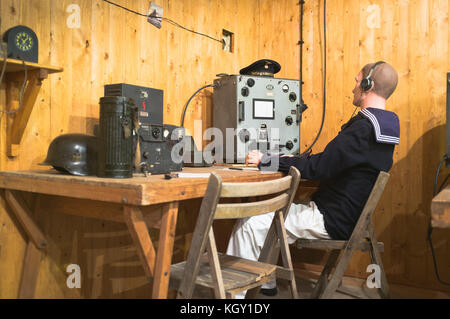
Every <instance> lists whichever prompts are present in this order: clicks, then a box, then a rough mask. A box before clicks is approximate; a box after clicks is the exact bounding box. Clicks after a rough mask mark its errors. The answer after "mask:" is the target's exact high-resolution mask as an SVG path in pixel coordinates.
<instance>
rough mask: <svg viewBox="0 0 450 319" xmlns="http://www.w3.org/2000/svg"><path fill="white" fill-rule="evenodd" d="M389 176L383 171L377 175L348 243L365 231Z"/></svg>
mask: <svg viewBox="0 0 450 319" xmlns="http://www.w3.org/2000/svg"><path fill="white" fill-rule="evenodd" d="M389 176H390V175H389V173H387V172H383V171H380V173H379V174H378V177H377V180H376V181H375V184H374V185H373V188H372V191H371V192H370V195H369V198H368V199H367V202H366V204H365V205H364V208H363V210H362V212H361V216H359V219H358V222H357V223H356V225H355V228H354V229H353V233H352V235H351V236H350V239H349V241H351V240H352V238H353V239H356V236H358V237H359V236H360V234H361V233H362V232H364V231H365V230H366V229H367V225H368V223H369V221H370V220H371V218H372V215H373V212H374V211H375V208H376V207H377V205H378V201H379V200H380V197H381V195H382V194H383V191H384V188H385V186H386V184H387V182H388V180H389Z"/></svg>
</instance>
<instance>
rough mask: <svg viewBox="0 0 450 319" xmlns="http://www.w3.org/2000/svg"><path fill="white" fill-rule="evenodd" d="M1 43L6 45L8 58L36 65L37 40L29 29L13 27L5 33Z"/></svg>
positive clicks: (20, 26) (21, 26)
mask: <svg viewBox="0 0 450 319" xmlns="http://www.w3.org/2000/svg"><path fill="white" fill-rule="evenodd" d="M3 41H5V42H7V43H8V58H12V59H18V60H24V61H28V62H34V63H38V52H39V51H38V39H37V36H36V33H34V31H33V30H31V29H30V28H28V27H26V26H23V25H19V26H15V27H13V28H11V29H9V30H8V31H6V32H5V35H4V36H3Z"/></svg>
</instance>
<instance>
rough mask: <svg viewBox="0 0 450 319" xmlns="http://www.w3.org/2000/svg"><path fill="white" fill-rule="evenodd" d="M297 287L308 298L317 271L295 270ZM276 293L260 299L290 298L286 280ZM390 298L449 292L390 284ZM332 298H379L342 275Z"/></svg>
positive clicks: (446, 296)
mask: <svg viewBox="0 0 450 319" xmlns="http://www.w3.org/2000/svg"><path fill="white" fill-rule="evenodd" d="M295 273H296V279H297V287H298V293H299V297H300V298H309V296H310V294H311V292H312V289H313V287H314V284H315V282H316V280H317V278H318V277H319V273H315V272H310V271H302V270H295ZM277 286H278V295H277V296H274V297H267V296H264V295H262V294H260V295H259V296H258V298H261V299H270V298H275V299H289V298H291V296H290V292H289V286H288V283H287V282H286V281H284V280H283V281H280V282H278V283H277ZM389 288H390V291H391V299H450V293H447V292H442V291H436V290H427V289H420V288H415V287H410V286H404V285H395V284H391V285H390V287H389ZM333 299H379V296H378V294H377V293H376V291H375V289H369V288H368V287H367V285H366V281H365V280H363V279H360V278H354V277H344V279H343V281H342V285H341V287H340V288H339V290H338V291H337V292H336V293H335V295H334V296H333Z"/></svg>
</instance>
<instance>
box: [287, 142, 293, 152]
mask: <svg viewBox="0 0 450 319" xmlns="http://www.w3.org/2000/svg"><path fill="white" fill-rule="evenodd" d="M286 148H287V149H288V150H289V151H290V150H291V149H293V148H294V143H292V142H291V141H287V142H286Z"/></svg>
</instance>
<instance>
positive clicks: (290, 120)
mask: <svg viewBox="0 0 450 319" xmlns="http://www.w3.org/2000/svg"><path fill="white" fill-rule="evenodd" d="M285 122H286V124H287V125H292V123H294V119H293V118H292V116H288V117H286V120H285Z"/></svg>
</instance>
